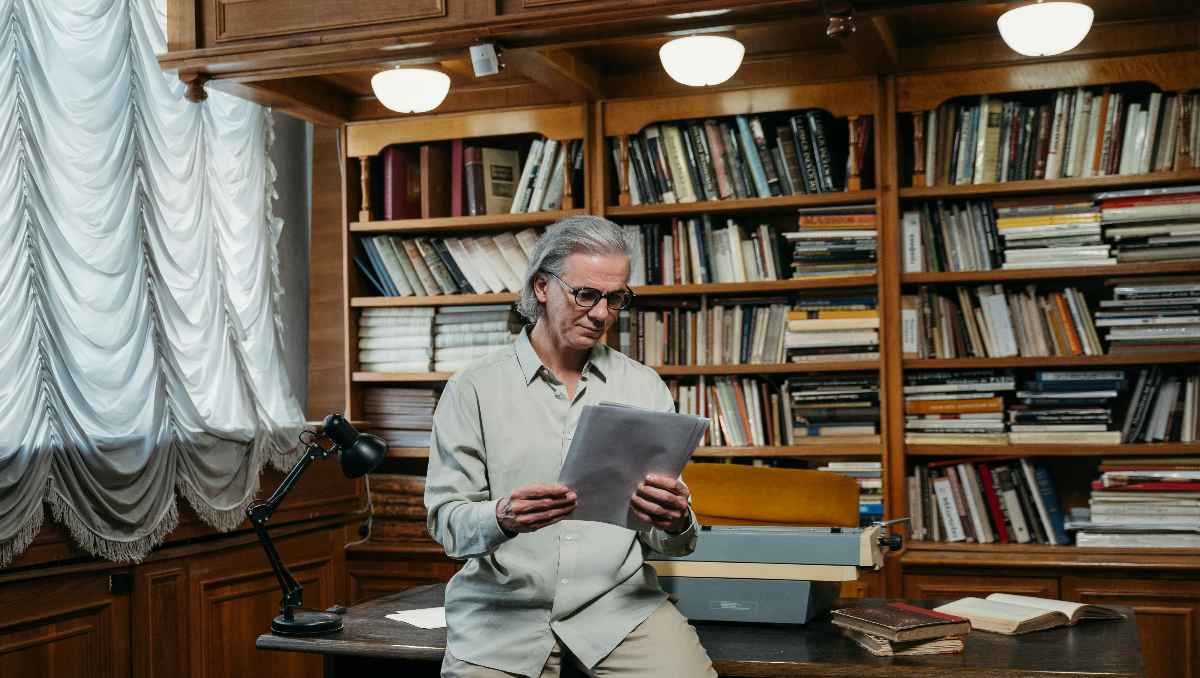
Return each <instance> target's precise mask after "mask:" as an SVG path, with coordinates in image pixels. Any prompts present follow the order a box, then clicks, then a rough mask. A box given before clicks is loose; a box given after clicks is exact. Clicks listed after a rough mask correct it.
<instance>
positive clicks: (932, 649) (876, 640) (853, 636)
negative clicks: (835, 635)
mask: <svg viewBox="0 0 1200 678" xmlns="http://www.w3.org/2000/svg"><path fill="white" fill-rule="evenodd" d="M842 633H844V634H846V637H847V638H849V639H850V640H853V641H854V642H856V643H858V644H859V645H861V646H863V647H864V648H866V649H867V650H868V651H869V652H870V653H871V654H873V655H877V656H880V657H911V656H914V655H920V654H958V653H960V652H962V651H963V637H962V636H947V637H945V638H933V639H931V640H911V641H908V642H898V641H891V640H888V639H887V638H880V637H879V636H873V635H871V634H869V633H863V632H862V631H858V630H855V629H850V628H843V629H842Z"/></svg>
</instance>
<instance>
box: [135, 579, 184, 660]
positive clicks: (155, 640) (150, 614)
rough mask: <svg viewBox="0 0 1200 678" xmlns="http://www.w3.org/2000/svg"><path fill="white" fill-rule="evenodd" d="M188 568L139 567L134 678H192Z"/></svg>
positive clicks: (136, 596)
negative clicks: (188, 643)
mask: <svg viewBox="0 0 1200 678" xmlns="http://www.w3.org/2000/svg"><path fill="white" fill-rule="evenodd" d="M190 603H191V601H190V598H189V597H188V581H187V569H186V567H184V565H183V564H182V563H179V562H167V563H152V564H150V565H147V566H146V567H143V568H139V569H137V570H136V573H135V580H134V585H133V637H134V639H135V640H136V641H138V642H137V646H138V647H141V648H142V651H141V652H136V653H134V657H133V676H134V678H188V677H189V676H190V675H191V667H190V665H189V664H188V652H187V649H188V648H187V635H188V631H189V626H188V621H189V620H190V619H191V604H190Z"/></svg>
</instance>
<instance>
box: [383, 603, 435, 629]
mask: <svg viewBox="0 0 1200 678" xmlns="http://www.w3.org/2000/svg"><path fill="white" fill-rule="evenodd" d="M385 616H386V617H387V618H388V619H391V620H392V621H398V622H402V623H405V624H409V625H410V626H419V627H421V628H423V629H444V628H446V608H444V607H426V608H423V609H420V610H401V611H399V612H396V613H393V614H389V615H385Z"/></svg>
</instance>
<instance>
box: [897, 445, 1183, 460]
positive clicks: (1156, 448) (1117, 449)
mask: <svg viewBox="0 0 1200 678" xmlns="http://www.w3.org/2000/svg"><path fill="white" fill-rule="evenodd" d="M905 450H906V452H907V454H908V456H910V457H912V456H921V457H1009V456H1011V457H1094V456H1120V457H1155V456H1165V455H1172V454H1200V443H1130V444H1127V445H1063V444H1053V443H1041V444H1037V445H905Z"/></svg>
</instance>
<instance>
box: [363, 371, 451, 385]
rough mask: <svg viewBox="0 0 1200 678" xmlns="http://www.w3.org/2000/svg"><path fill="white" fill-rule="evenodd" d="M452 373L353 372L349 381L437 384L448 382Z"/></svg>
mask: <svg viewBox="0 0 1200 678" xmlns="http://www.w3.org/2000/svg"><path fill="white" fill-rule="evenodd" d="M453 376H454V373H453V372H355V373H354V374H352V375H351V377H350V380H351V381H353V382H355V383H360V384H361V383H380V384H387V383H392V382H409V383H417V384H421V383H426V384H431V383H438V382H442V381H449V379H450V377H453Z"/></svg>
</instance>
